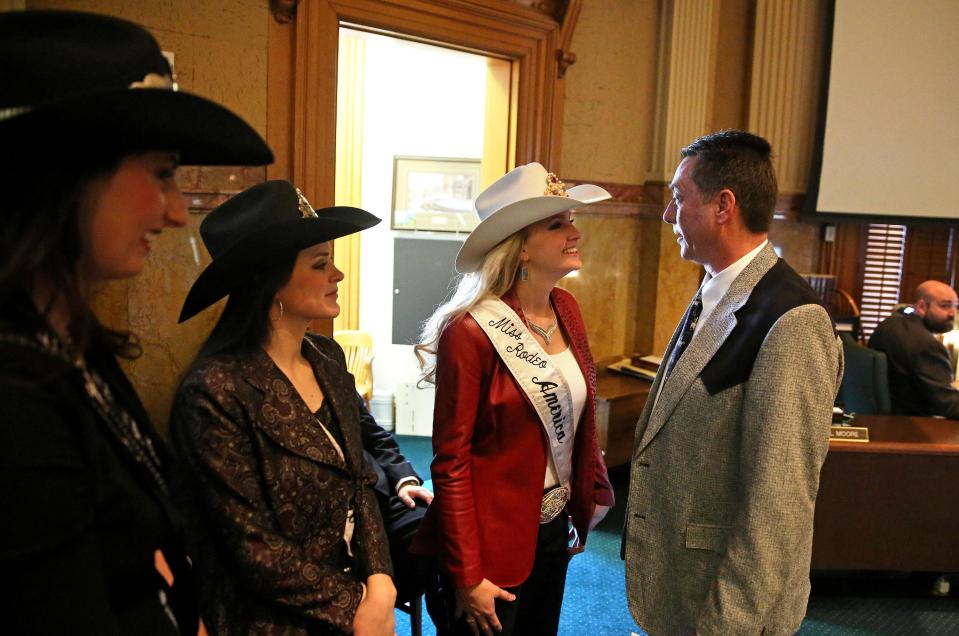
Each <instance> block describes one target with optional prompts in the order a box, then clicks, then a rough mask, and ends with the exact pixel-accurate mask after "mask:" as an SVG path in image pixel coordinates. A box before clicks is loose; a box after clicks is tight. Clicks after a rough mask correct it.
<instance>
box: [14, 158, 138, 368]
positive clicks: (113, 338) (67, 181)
mask: <svg viewBox="0 0 959 636" xmlns="http://www.w3.org/2000/svg"><path fill="white" fill-rule="evenodd" d="M121 159H122V157H120V156H110V157H106V156H101V157H87V158H86V161H84V163H83V165H82V166H81V165H79V162H78V163H77V165H67V163H66V162H57V161H56V160H55V159H54V160H51V161H50V162H47V163H44V164H37V163H34V162H25V163H23V164H19V165H14V164H7V165H5V166H4V174H3V176H2V177H0V180H2V183H3V193H4V194H3V202H2V203H0V313H2V319H3V321H4V322H5V323H7V324H9V325H11V326H12V327H13V328H15V329H19V330H25V331H36V330H39V329H45V328H49V325H48V323H47V316H48V315H49V313H50V311H51V308H52V306H53V305H54V303H57V302H62V304H63V306H64V307H65V308H66V311H67V318H68V323H67V324H68V327H67V329H68V334H67V335H68V336H69V338H70V339H71V340H72V341H73V345H74V347H75V348H76V349H77V350H78V351H83V350H85V349H86V347H87V346H88V344H89V343H90V341H91V339H93V338H95V337H100V338H102V339H104V340H105V341H106V342H107V343H108V345H109V346H110V348H111V349H112V350H113V352H114V353H116V354H117V355H121V356H124V357H129V358H133V357H137V356H138V355H139V354H140V347H139V345H138V344H137V343H136V341H135V340H134V338H133V337H132V336H131V335H130V333H129V332H125V331H116V330H112V329H108V328H106V327H103V326H102V325H101V324H100V323H99V321H98V320H97V318H96V316H95V315H94V314H93V311H92V310H91V309H90V305H89V299H88V297H87V293H88V292H87V290H86V289H84V288H83V287H82V285H81V281H80V276H79V267H80V258H81V256H82V254H83V249H84V247H83V236H82V231H81V224H82V219H81V215H82V212H83V210H82V207H83V206H84V205H85V203H86V199H87V197H88V196H89V194H90V192H91V188H92V187H94V184H95V182H97V181H98V180H100V179H103V178H106V177H108V176H109V174H110V173H111V172H112V171H113V170H115V169H116V167H117V165H119V163H120V161H121ZM40 281H44V283H45V284H47V285H49V286H50V288H51V289H52V290H53V296H52V297H51V298H50V300H49V302H48V303H47V304H46V306H44V307H35V305H34V300H33V296H34V292H35V290H36V287H37V285H38V284H39V282H40Z"/></svg>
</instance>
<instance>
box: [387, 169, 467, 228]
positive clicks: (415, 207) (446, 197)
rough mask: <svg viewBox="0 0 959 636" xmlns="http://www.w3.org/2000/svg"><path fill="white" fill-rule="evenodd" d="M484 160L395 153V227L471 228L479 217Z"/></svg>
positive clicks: (393, 226) (393, 213)
mask: <svg viewBox="0 0 959 636" xmlns="http://www.w3.org/2000/svg"><path fill="white" fill-rule="evenodd" d="M479 186H480V160H479V159H452V158H445V157H405V156H398V155H397V156H394V157H393V210H392V218H391V222H390V227H391V228H393V229H394V230H431V231H434V232H469V231H470V230H472V229H473V228H474V227H476V224H477V223H479V219H478V218H477V216H476V212H475V211H474V210H473V199H475V198H476V195H478V194H479Z"/></svg>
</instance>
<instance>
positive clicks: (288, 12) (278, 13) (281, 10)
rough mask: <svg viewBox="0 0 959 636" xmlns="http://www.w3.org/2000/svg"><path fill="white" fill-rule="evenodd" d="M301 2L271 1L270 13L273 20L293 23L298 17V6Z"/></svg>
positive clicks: (296, 0)
mask: <svg viewBox="0 0 959 636" xmlns="http://www.w3.org/2000/svg"><path fill="white" fill-rule="evenodd" d="M298 4H300V0H270V13H272V14H273V18H274V19H275V20H276V21H277V22H279V23H281V24H286V23H287V22H292V21H293V18H295V17H296V6H297V5H298Z"/></svg>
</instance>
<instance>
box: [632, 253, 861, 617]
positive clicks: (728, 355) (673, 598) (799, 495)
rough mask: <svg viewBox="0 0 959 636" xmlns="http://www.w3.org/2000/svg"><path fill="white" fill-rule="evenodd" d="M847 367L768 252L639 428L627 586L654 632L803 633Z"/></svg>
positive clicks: (704, 330) (827, 323)
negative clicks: (819, 511) (833, 426)
mask: <svg viewBox="0 0 959 636" xmlns="http://www.w3.org/2000/svg"><path fill="white" fill-rule="evenodd" d="M677 331H678V330H677ZM677 335H678V333H677V334H674V335H673V338H672V341H671V342H670V343H669V346H668V347H667V350H666V355H665V356H664V359H667V360H668V359H669V355H670V354H671V352H672V349H673V346H674V345H675V342H676V339H677ZM663 366H664V367H665V365H663ZM842 366H843V363H842V348H841V347H840V345H839V342H838V339H837V338H836V336H835V333H834V331H833V326H832V322H831V320H830V318H829V315H828V313H827V312H826V310H825V309H824V308H823V307H822V305H821V304H820V302H819V299H818V297H817V296H816V295H815V293H814V292H813V291H812V290H811V289H810V288H809V286H808V285H807V284H806V283H805V281H804V280H803V279H802V278H801V277H800V276H799V275H798V274H796V272H795V271H793V269H792V268H790V267H789V266H788V265H787V264H786V263H785V261H782V260H780V259H778V258H777V257H776V254H775V252H774V251H773V249H772V247H771V246H770V245H767V246H766V248H765V249H763V250H762V251H761V252H760V253H759V254H758V255H757V256H756V258H754V259H753V261H752V262H751V263H750V264H749V265H748V266H747V267H746V268H745V269H744V270H743V271H742V272H741V273H740V275H739V276H738V277H737V278H736V279H735V281H734V282H733V283H732V285H731V286H730V288H729V290H728V291H727V293H726V295H725V296H724V297H723V298H722V299H721V300H720V302H719V304H718V305H717V306H716V308H715V309H714V310H713V312H712V314H710V315H709V316H708V317H707V319H706V320H705V322H703V323H702V324H701V325H699V328H698V330H697V332H696V335H695V337H694V338H693V340H692V341H691V342H690V344H689V346H688V348H687V349H686V351H685V352H684V353H683V356H682V357H681V358H680V359H679V361H678V363H677V364H676V367H675V369H674V370H673V372H672V374H671V375H670V377H669V379H668V380H667V381H666V383H665V384H664V385H663V390H662V393H660V394H659V398H658V399H656V400H652V399H651V400H650V401H649V402H648V403H647V404H646V408H645V410H644V411H643V413H642V415H641V416H640V418H639V422H638V424H637V429H636V443H635V448H634V452H633V459H632V467H631V474H630V488H629V504H628V510H627V516H626V528H625V530H624V552H625V558H626V587H627V595H628V600H629V608H630V612H631V613H632V615H633V618H634V619H635V620H636V622H637V624H639V625H640V626H642V627H643V629H645V630H646V631H648V632H649V633H650V634H651V635H652V636H661V635H670V636H671V635H673V634H675V635H679V636H689V635H690V634H692V633H693V631H694V630H696V631H698V633H699V634H700V635H702V636H710V635H713V634H721V635H723V636H733V635H737V634H792V633H794V632H796V631H797V630H798V629H799V626H800V623H801V622H802V619H803V616H804V615H805V612H806V602H807V600H808V596H809V561H810V554H811V550H812V530H813V509H814V505H815V501H816V493H817V491H818V489H819V470H820V468H821V467H822V463H823V460H824V459H825V456H826V450H827V448H828V445H829V425H830V421H831V418H832V405H833V401H834V399H835V396H836V393H837V391H838V389H839V381H840V379H841V378H842ZM661 383H663V377H662V370H661V371H660V374H659V375H658V376H657V378H656V380H655V382H654V383H653V386H652V389H651V391H650V395H651V396H655V395H657V393H658V392H659V387H660V384H661Z"/></svg>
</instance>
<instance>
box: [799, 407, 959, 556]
mask: <svg viewBox="0 0 959 636" xmlns="http://www.w3.org/2000/svg"><path fill="white" fill-rule="evenodd" d="M854 424H855V425H856V426H865V427H866V428H868V429H869V438H870V441H869V443H865V444H864V443H855V442H830V445H829V454H828V455H827V456H826V462H825V464H824V465H823V468H822V476H821V478H820V484H819V496H818V498H817V499H816V519H815V531H814V534H813V554H812V569H814V570H897V571H929V572H959V422H957V421H954V420H940V419H934V418H926V417H904V416H891V415H890V416H879V415H875V416H866V415H861V416H858V417H857V418H856V421H855V422H854Z"/></svg>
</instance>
